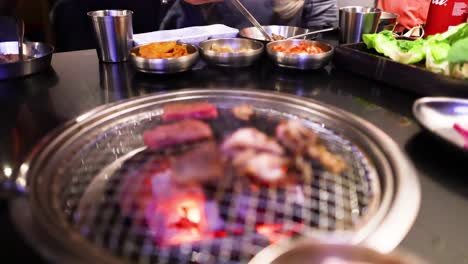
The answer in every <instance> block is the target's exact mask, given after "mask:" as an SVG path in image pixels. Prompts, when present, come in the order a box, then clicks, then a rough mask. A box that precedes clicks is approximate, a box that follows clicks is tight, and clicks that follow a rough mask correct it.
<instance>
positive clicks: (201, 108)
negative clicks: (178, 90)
mask: <svg viewBox="0 0 468 264" xmlns="http://www.w3.org/2000/svg"><path fill="white" fill-rule="evenodd" d="M217 117H218V109H217V108H216V106H215V105H213V104H210V103H207V102H193V103H172V104H167V105H165V106H164V107H163V114H162V120H164V121H170V120H180V119H186V118H195V119H215V118H217Z"/></svg>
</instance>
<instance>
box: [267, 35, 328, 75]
mask: <svg viewBox="0 0 468 264" xmlns="http://www.w3.org/2000/svg"><path fill="white" fill-rule="evenodd" d="M301 43H305V44H307V45H313V46H318V47H320V48H321V49H323V50H324V51H325V52H323V53H320V54H313V55H309V54H290V53H285V52H278V51H275V50H273V49H272V48H273V47H275V46H279V45H281V46H286V47H290V46H294V45H299V44H301ZM266 50H267V53H268V56H269V57H270V59H272V60H273V61H274V63H275V64H276V65H278V66H280V67H286V68H293V69H301V70H312V69H319V68H322V67H324V66H326V65H327V64H328V63H329V62H330V60H331V58H332V56H333V46H331V45H330V44H327V43H325V42H321V41H313V40H302V39H290V40H280V41H274V42H270V43H268V44H267V46H266Z"/></svg>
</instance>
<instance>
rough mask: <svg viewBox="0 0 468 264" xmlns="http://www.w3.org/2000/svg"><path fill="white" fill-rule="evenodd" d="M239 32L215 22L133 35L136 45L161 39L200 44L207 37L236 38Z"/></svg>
mask: <svg viewBox="0 0 468 264" xmlns="http://www.w3.org/2000/svg"><path fill="white" fill-rule="evenodd" d="M237 33H239V30H238V29H235V28H231V27H228V26H226V25H221V24H214V25H209V26H199V27H187V28H180V29H171V30H160V31H154V32H148V33H142V34H135V35H133V43H134V45H135V46H139V45H143V44H148V43H151V42H156V41H158V42H161V41H182V42H186V43H191V44H198V43H200V42H202V41H204V40H207V39H214V38H234V37H236V36H237Z"/></svg>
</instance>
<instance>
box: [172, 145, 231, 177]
mask: <svg viewBox="0 0 468 264" xmlns="http://www.w3.org/2000/svg"><path fill="white" fill-rule="evenodd" d="M223 175H224V164H223V160H222V158H221V155H220V152H219V150H218V146H217V145H216V143H215V142H214V141H208V142H203V143H201V144H199V145H197V146H196V147H195V148H194V149H191V150H189V151H187V152H185V153H183V154H181V155H178V156H175V157H173V158H172V180H173V181H174V182H175V183H176V184H179V185H187V184H196V183H213V182H216V181H217V180H220V179H222V177H223Z"/></svg>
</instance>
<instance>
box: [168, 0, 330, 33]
mask: <svg viewBox="0 0 468 264" xmlns="http://www.w3.org/2000/svg"><path fill="white" fill-rule="evenodd" d="M242 3H243V4H244V6H245V7H246V8H247V9H248V10H249V11H250V13H251V14H252V15H253V16H254V17H255V18H256V19H257V20H258V21H259V23H260V24H262V25H289V26H299V27H313V26H325V25H336V24H337V22H338V9H337V3H336V0H244V1H242ZM210 24H224V25H227V26H230V27H234V28H243V27H250V26H252V25H251V24H250V22H249V21H248V20H247V19H246V18H244V17H243V16H242V14H241V13H240V12H239V11H238V10H237V9H236V7H235V6H234V5H233V4H232V3H231V1H230V0H225V1H223V0H176V2H175V3H174V5H173V6H172V7H171V9H170V10H169V11H168V13H167V15H166V16H165V18H164V19H163V21H162V24H161V29H173V28H182V27H189V26H201V25H210Z"/></svg>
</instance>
